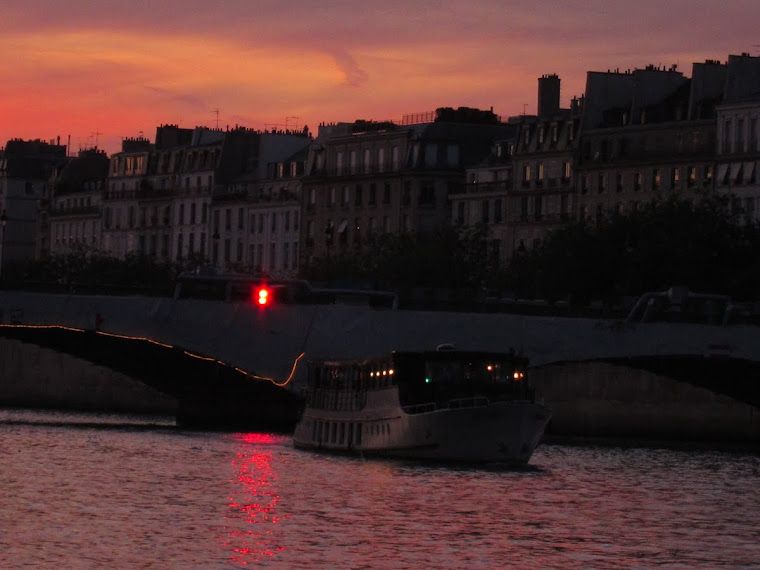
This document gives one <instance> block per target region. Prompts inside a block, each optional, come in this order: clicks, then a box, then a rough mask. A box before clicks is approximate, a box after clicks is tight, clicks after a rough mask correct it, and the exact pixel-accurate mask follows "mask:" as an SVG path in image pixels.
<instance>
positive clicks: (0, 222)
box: [0, 210, 8, 282]
mask: <svg viewBox="0 0 760 570" xmlns="http://www.w3.org/2000/svg"><path fill="white" fill-rule="evenodd" d="M7 224H8V214H6V213H5V210H3V213H2V214H1V215H0V282H2V278H3V254H4V253H5V226H6V225H7Z"/></svg>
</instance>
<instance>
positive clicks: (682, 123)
mask: <svg viewBox="0 0 760 570" xmlns="http://www.w3.org/2000/svg"><path fill="white" fill-rule="evenodd" d="M724 79H725V66H724V65H723V64H720V63H719V62H715V61H707V62H705V63H704V64H695V65H694V68H693V74H692V78H687V77H685V76H684V75H683V74H682V73H681V72H680V71H678V70H677V68H676V66H671V67H668V68H661V67H655V66H647V67H646V68H644V69H637V70H633V71H625V72H620V71H610V72H606V73H604V72H589V74H588V76H587V82H586V93H585V101H584V111H583V115H582V125H581V142H580V152H579V154H578V160H577V165H576V178H575V185H576V196H577V200H578V216H579V219H583V220H587V221H595V220H596V221H601V220H602V219H604V218H607V217H610V216H614V215H616V214H626V213H629V212H631V211H635V210H636V209H637V208H638V207H639V206H640V204H643V203H646V202H655V201H659V200H666V199H668V198H669V197H672V196H678V197H679V198H681V199H694V198H695V197H696V196H697V195H698V194H699V193H701V192H706V191H710V190H712V187H713V173H714V161H715V124H716V123H715V104H716V99H717V98H718V97H720V94H721V93H722V89H723V83H724Z"/></svg>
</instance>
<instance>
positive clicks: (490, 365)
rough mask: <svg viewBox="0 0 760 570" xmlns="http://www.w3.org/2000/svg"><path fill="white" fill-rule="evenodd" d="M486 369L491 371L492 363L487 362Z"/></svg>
mask: <svg viewBox="0 0 760 570" xmlns="http://www.w3.org/2000/svg"><path fill="white" fill-rule="evenodd" d="M486 370H488V371H489V372H491V371H493V365H492V364H489V365H488V366H486Z"/></svg>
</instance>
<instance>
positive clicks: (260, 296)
mask: <svg viewBox="0 0 760 570" xmlns="http://www.w3.org/2000/svg"><path fill="white" fill-rule="evenodd" d="M271 298H272V294H271V292H270V291H269V288H267V287H257V288H256V290H255V293H254V297H253V301H254V302H255V303H256V304H257V305H258V306H259V307H265V306H267V305H268V304H269V301H270V300H271Z"/></svg>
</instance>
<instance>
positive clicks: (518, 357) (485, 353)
mask: <svg viewBox="0 0 760 570" xmlns="http://www.w3.org/2000/svg"><path fill="white" fill-rule="evenodd" d="M396 357H402V358H410V359H415V358H416V359H421V360H426V361H431V360H432V361H448V360H467V359H494V360H504V359H508V360H515V361H526V362H527V360H528V358H527V357H525V356H523V355H522V354H521V353H518V352H516V351H514V350H508V351H505V352H501V351H490V350H459V349H456V348H445V349H440V348H439V349H437V350H422V351H420V350H416V351H414V350H399V351H396V350H394V351H393V352H391V353H389V354H386V355H380V356H375V357H368V358H346V359H330V358H322V359H318V358H317V359H310V360H309V364H310V365H312V366H363V365H367V364H371V363H374V362H377V361H382V360H388V359H389V358H394V359H395V358H396Z"/></svg>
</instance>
